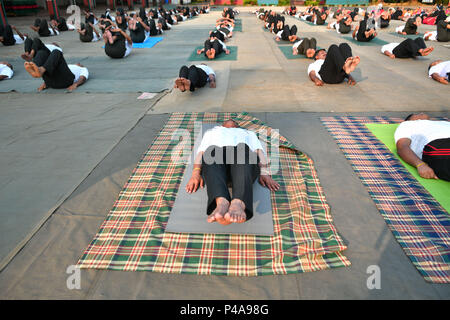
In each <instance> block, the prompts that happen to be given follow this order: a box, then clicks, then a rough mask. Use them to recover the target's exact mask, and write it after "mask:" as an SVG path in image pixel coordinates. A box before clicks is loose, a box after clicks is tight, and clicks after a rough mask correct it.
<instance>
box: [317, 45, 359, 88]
mask: <svg viewBox="0 0 450 320" xmlns="http://www.w3.org/2000/svg"><path fill="white" fill-rule="evenodd" d="M351 56H352V49H351V48H350V46H349V45H348V44H347V43H341V44H340V45H339V47H338V46H337V45H335V44H332V45H331V46H330V48H328V52H327V56H326V58H325V61H324V63H323V65H322V67H321V68H320V70H319V74H320V77H321V78H322V80H323V81H324V82H325V83H331V84H335V83H341V82H342V81H344V79H345V78H348V74H346V73H345V71H344V70H343V69H342V67H343V66H344V64H345V60H347V58H349V57H351Z"/></svg>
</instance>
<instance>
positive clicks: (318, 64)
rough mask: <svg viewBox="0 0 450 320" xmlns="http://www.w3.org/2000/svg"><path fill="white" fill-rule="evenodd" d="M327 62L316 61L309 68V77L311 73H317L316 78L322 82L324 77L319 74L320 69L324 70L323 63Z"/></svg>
mask: <svg viewBox="0 0 450 320" xmlns="http://www.w3.org/2000/svg"><path fill="white" fill-rule="evenodd" d="M324 62H325V60H324V59H319V60H316V61H315V62H313V63H311V64H310V65H309V67H308V76H309V74H310V73H311V71H314V72H315V73H316V77H317V78H318V79H319V80H322V77H321V76H320V74H319V71H320V68H322V65H323V63H324Z"/></svg>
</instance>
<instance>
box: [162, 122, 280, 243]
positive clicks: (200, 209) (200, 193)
mask: <svg viewBox="0 0 450 320" xmlns="http://www.w3.org/2000/svg"><path fill="white" fill-rule="evenodd" d="M216 125H217V124H202V128H201V131H200V132H199V134H198V136H197V139H196V141H195V144H194V152H193V153H192V155H191V163H190V164H188V165H187V166H186V170H185V171H184V175H183V179H182V181H181V184H180V188H179V189H178V194H177V198H176V199H175V203H174V206H173V208H172V211H171V212H170V216H169V221H168V223H167V226H166V232H176V233H220V234H253V235H266V236H272V235H273V233H274V231H273V220H272V203H271V200H270V191H269V189H267V188H264V187H262V186H261V185H260V184H259V182H258V181H255V183H254V184H253V199H254V200H253V217H252V218H251V219H250V220H248V221H246V222H244V223H232V224H229V225H227V226H224V225H221V224H219V223H217V222H213V223H209V222H207V221H206V219H207V217H208V216H207V215H206V203H207V198H208V197H207V194H206V187H205V188H204V189H201V188H199V190H197V192H195V193H192V194H188V193H187V192H186V189H185V188H186V185H187V183H188V181H189V179H190V177H191V173H192V169H193V161H192V159H193V156H194V155H195V154H196V151H197V148H198V146H199V145H200V142H201V138H202V136H203V133H204V132H206V131H207V130H208V129H211V128H213V127H214V126H216Z"/></svg>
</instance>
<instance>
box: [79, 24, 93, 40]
mask: <svg viewBox="0 0 450 320" xmlns="http://www.w3.org/2000/svg"><path fill="white" fill-rule="evenodd" d="M82 25H84V24H82ZM84 30H85V33H84V34H81V33H80V41H81V42H92V40H93V39H94V30H93V29H92V27H91V25H90V24H89V23H86V24H85V25H84Z"/></svg>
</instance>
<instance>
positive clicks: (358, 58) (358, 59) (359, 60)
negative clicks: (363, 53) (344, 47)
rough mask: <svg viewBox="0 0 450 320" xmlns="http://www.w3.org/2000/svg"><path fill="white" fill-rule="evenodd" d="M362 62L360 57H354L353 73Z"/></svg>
mask: <svg viewBox="0 0 450 320" xmlns="http://www.w3.org/2000/svg"><path fill="white" fill-rule="evenodd" d="M360 62H361V58H360V57H359V56H356V57H353V60H352V64H351V68H353V70H352V72H353V71H354V70H355V69H356V66H357V65H358V64H359V63H360Z"/></svg>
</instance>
